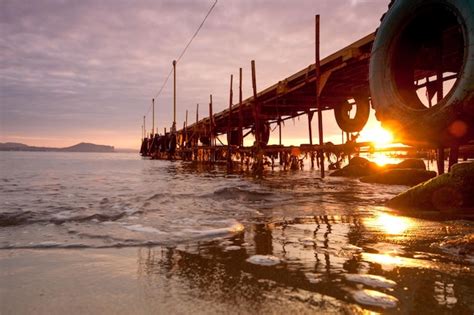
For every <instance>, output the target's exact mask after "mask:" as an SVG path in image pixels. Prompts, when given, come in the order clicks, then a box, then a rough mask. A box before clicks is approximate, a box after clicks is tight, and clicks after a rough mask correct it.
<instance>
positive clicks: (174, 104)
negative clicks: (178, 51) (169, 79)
mask: <svg viewBox="0 0 474 315" xmlns="http://www.w3.org/2000/svg"><path fill="white" fill-rule="evenodd" d="M173 127H174V129H176V60H173ZM173 127H171V129H172V130H171V132H174V131H176V130H173Z"/></svg>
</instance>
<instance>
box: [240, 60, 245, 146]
mask: <svg viewBox="0 0 474 315" xmlns="http://www.w3.org/2000/svg"><path fill="white" fill-rule="evenodd" d="M243 125H244V116H243V113H242V68H239V140H240V146H241V147H242V146H243V145H244V134H243V132H244V127H243Z"/></svg>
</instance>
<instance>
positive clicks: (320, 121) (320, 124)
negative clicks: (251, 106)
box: [315, 14, 325, 178]
mask: <svg viewBox="0 0 474 315" xmlns="http://www.w3.org/2000/svg"><path fill="white" fill-rule="evenodd" d="M319 35H320V34H319V14H318V15H316V17H315V37H316V38H315V39H316V41H315V69H316V108H317V109H318V135H319V145H321V146H322V145H323V144H324V135H323V107H322V106H321V102H320V95H319V93H318V91H319V84H320V78H321V65H320V60H319V42H320V38H319V37H320V36H319ZM319 166H320V169H321V177H322V178H324V175H325V174H324V151H323V150H320V151H319Z"/></svg>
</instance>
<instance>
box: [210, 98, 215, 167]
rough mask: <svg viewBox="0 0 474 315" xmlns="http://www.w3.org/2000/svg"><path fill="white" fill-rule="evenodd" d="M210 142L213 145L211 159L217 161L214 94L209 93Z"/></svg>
mask: <svg viewBox="0 0 474 315" xmlns="http://www.w3.org/2000/svg"><path fill="white" fill-rule="evenodd" d="M209 142H210V146H211V150H210V154H209V155H210V161H211V162H214V161H215V151H214V147H215V145H216V143H215V142H216V140H215V139H214V116H213V113H212V94H210V95H209Z"/></svg>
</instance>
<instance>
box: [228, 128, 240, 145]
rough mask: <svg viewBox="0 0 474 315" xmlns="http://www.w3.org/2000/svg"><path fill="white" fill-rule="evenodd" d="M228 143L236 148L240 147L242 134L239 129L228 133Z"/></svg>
mask: <svg viewBox="0 0 474 315" xmlns="http://www.w3.org/2000/svg"><path fill="white" fill-rule="evenodd" d="M227 143H229V144H230V145H235V146H238V145H240V132H239V130H238V129H233V130H231V131H229V132H227Z"/></svg>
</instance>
